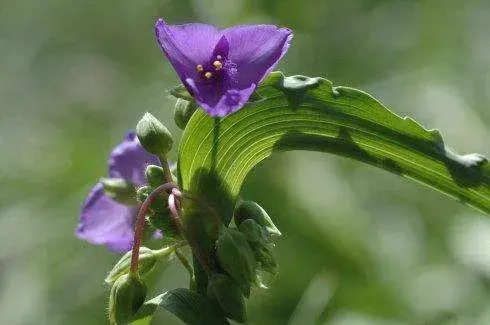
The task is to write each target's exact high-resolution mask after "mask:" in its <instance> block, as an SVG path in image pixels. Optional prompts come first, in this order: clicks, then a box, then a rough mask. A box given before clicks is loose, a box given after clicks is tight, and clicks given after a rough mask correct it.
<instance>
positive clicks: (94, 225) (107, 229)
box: [76, 183, 137, 252]
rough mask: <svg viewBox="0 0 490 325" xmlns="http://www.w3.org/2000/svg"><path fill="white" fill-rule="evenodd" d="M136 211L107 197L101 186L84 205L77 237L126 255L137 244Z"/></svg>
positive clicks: (89, 196) (91, 192)
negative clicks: (135, 239) (135, 234)
mask: <svg viewBox="0 0 490 325" xmlns="http://www.w3.org/2000/svg"><path fill="white" fill-rule="evenodd" d="M136 210H137V208H136V207H128V206H125V205H123V204H119V203H117V202H115V201H113V200H112V199H111V198H109V197H107V196H106V195H105V194H104V189H103V186H102V184H101V183H98V184H97V185H95V186H94V187H93V188H92V190H91V191H90V194H89V195H88V197H87V199H86V200H85V202H84V203H83V205H82V212H81V215H80V223H79V224H78V227H77V230H76V233H77V236H78V238H80V239H84V240H86V241H88V242H89V243H92V244H99V245H106V246H107V248H109V249H110V250H112V251H115V252H126V251H128V250H130V249H131V246H132V244H133V236H134V231H133V223H134V216H135V214H136Z"/></svg>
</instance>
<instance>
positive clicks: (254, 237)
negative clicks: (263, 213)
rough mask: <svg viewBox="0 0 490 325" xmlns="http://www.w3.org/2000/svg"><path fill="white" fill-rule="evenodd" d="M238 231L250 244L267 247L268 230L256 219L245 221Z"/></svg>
mask: <svg viewBox="0 0 490 325" xmlns="http://www.w3.org/2000/svg"><path fill="white" fill-rule="evenodd" d="M238 230H240V232H241V233H242V234H243V235H244V236H245V238H247V240H248V242H249V243H253V244H259V245H265V244H266V243H267V241H268V240H267V232H266V230H265V229H264V227H262V226H261V225H260V224H259V223H258V222H257V221H255V220H254V219H245V220H243V221H242V223H240V226H239V227H238Z"/></svg>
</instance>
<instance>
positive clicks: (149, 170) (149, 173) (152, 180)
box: [145, 165, 165, 188]
mask: <svg viewBox="0 0 490 325" xmlns="http://www.w3.org/2000/svg"><path fill="white" fill-rule="evenodd" d="M145 175H146V180H147V181H148V184H149V185H150V187H151V188H156V187H158V186H160V185H162V184H165V172H164V171H163V168H162V167H160V166H155V165H148V167H146V171H145Z"/></svg>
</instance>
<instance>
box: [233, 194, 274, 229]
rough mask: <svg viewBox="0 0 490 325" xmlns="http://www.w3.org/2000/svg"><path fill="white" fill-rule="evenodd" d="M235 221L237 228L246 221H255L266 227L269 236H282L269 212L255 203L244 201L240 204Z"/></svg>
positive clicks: (235, 214)
mask: <svg viewBox="0 0 490 325" xmlns="http://www.w3.org/2000/svg"><path fill="white" fill-rule="evenodd" d="M234 219H235V224H236V225H237V226H240V224H241V223H242V222H243V221H244V220H246V219H254V220H255V221H257V222H258V223H259V224H260V225H261V226H263V227H265V228H266V229H267V232H268V233H269V234H271V235H276V236H281V232H280V231H279V229H277V227H276V225H274V223H273V222H272V220H271V218H270V217H269V215H268V214H267V212H266V211H265V210H264V209H263V208H262V207H261V206H260V205H258V204H257V203H255V202H253V201H243V202H241V203H240V204H238V206H237V208H236V210H235V213H234Z"/></svg>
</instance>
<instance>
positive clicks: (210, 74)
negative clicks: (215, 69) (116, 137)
mask: <svg viewBox="0 0 490 325" xmlns="http://www.w3.org/2000/svg"><path fill="white" fill-rule="evenodd" d="M204 76H205V77H206V79H209V78H211V77H212V76H213V74H212V73H211V72H209V71H208V72H206V73H205V74H204Z"/></svg>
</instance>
